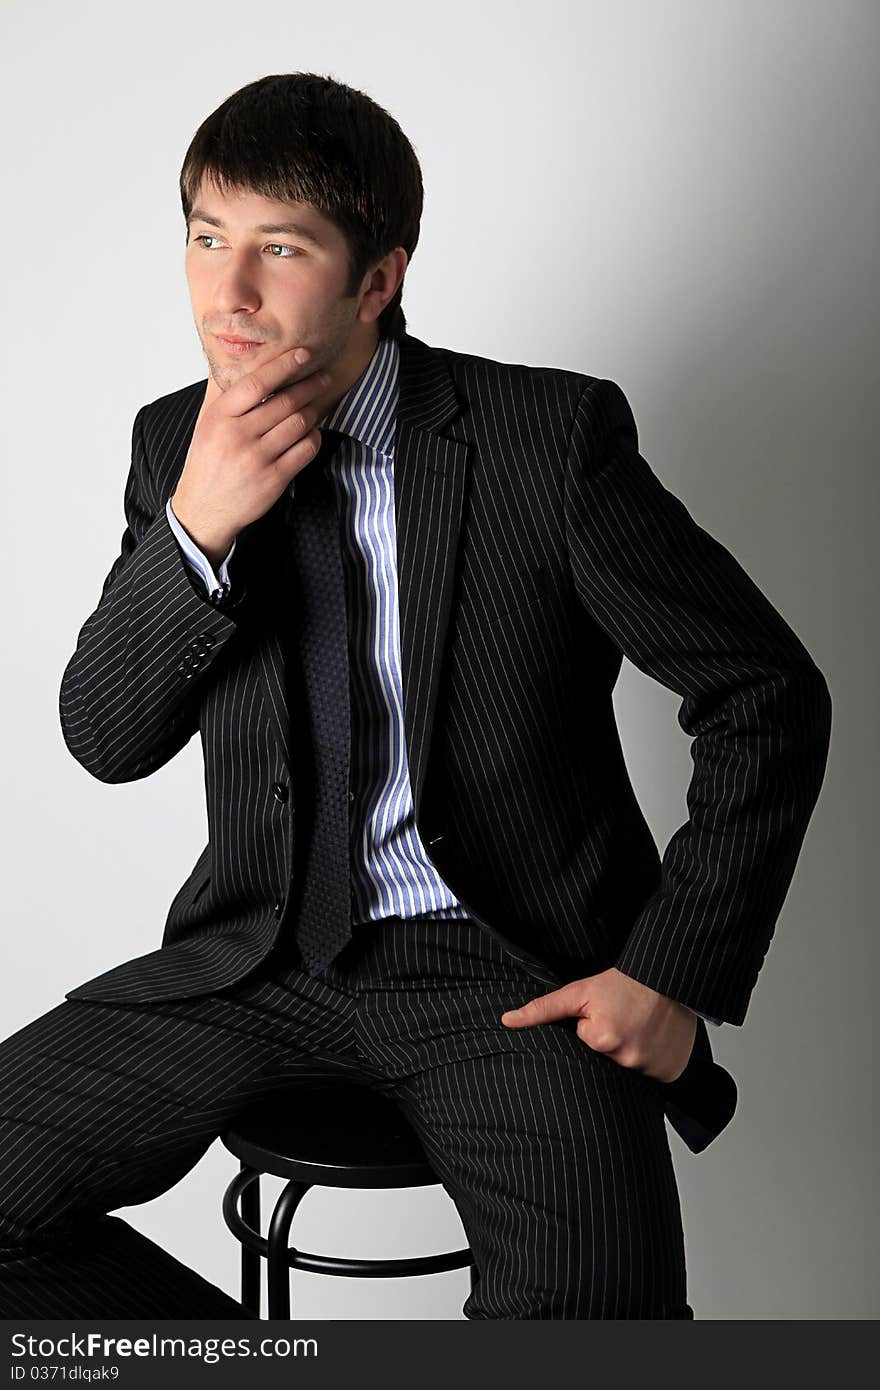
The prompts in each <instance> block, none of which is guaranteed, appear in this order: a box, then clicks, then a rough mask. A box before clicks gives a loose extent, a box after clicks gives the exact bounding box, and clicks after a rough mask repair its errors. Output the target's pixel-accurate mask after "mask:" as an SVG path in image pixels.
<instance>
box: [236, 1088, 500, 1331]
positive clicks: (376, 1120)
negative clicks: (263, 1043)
mask: <svg viewBox="0 0 880 1390" xmlns="http://www.w3.org/2000/svg"><path fill="white" fill-rule="evenodd" d="M289 1096H290V1113H289V1116H279V1114H278V1111H279V1105H280V1104H282V1103H283V1102H280V1101H279V1100H278V1099H273V1100H272V1102H271V1103H267V1102H261V1103H260V1105H258V1106H251V1107H250V1108H249V1109H247V1110H245V1111H243V1112H242V1114H241V1115H240V1116H239V1117H238V1118H237V1119H236V1121H235V1123H234V1125H232V1126H231V1127H230V1129H228V1130H227V1131H226V1132H225V1133H224V1134H222V1135H221V1136H220V1138H221V1142H222V1143H223V1144H224V1146H225V1147H226V1148H227V1149H228V1150H229V1152H230V1153H232V1154H235V1156H236V1158H238V1159H240V1161H241V1169H240V1171H239V1172H238V1173H237V1174H236V1176H235V1177H234V1178H233V1179H232V1182H231V1183H230V1184H229V1186H228V1187H227V1189H226V1191H225V1192H224V1194H223V1219H224V1221H225V1222H226V1225H227V1226H228V1227H229V1230H230V1231H231V1232H232V1234H233V1235H234V1236H235V1237H236V1238H237V1239H238V1240H239V1241H241V1302H242V1303H243V1304H244V1306H245V1307H246V1308H247V1309H248V1311H249V1312H253V1313H256V1314H257V1316H258V1317H259V1316H260V1257H261V1256H263V1257H264V1258H265V1259H266V1267H267V1284H268V1294H269V1317H270V1318H289V1317H290V1270H291V1269H307V1270H310V1271H311V1272H312V1273H314V1274H346V1275H352V1276H359V1277H367V1278H372V1279H389V1278H396V1277H399V1276H400V1275H409V1274H437V1273H439V1272H440V1271H441V1270H446V1269H462V1268H464V1266H465V1265H469V1266H470V1272H471V1288H473V1287H474V1284H475V1283H476V1280H477V1277H478V1276H477V1267H476V1264H475V1263H474V1259H473V1255H472V1253H471V1251H470V1250H469V1249H467V1248H466V1249H464V1250H451V1251H449V1252H448V1253H447V1254H444V1255H420V1256H415V1257H413V1258H410V1259H405V1260H346V1259H340V1258H336V1257H334V1256H330V1255H311V1254H309V1253H308V1252H307V1251H305V1250H297V1249H296V1248H292V1247H289V1246H288V1243H287V1242H288V1236H289V1232H290V1223H291V1221H292V1220H293V1215H294V1212H295V1211H296V1209H297V1207H298V1206H299V1204H300V1202H301V1201H302V1199H303V1197H304V1196H305V1194H306V1193H307V1192H308V1190H309V1188H310V1187H364V1188H373V1187H425V1186H428V1185H429V1184H430V1183H436V1182H439V1179H438V1177H437V1175H436V1174H435V1173H434V1171H433V1170H432V1168H431V1166H430V1164H429V1163H428V1159H427V1157H426V1155H425V1151H424V1149H423V1147H422V1145H421V1143H420V1142H419V1139H418V1137H417V1135H416V1134H415V1131H414V1130H413V1129H412V1126H411V1125H410V1124H409V1122H408V1121H407V1120H406V1118H405V1117H404V1115H403V1112H402V1111H401V1110H400V1108H399V1107H398V1106H397V1105H395V1104H394V1102H393V1101H392V1100H390V1099H389V1098H388V1097H387V1096H384V1095H382V1094H381V1092H379V1091H374V1090H371V1089H370V1088H369V1087H367V1086H359V1085H356V1084H354V1083H352V1082H349V1081H339V1082H337V1081H332V1080H331V1081H328V1082H311V1081H310V1082H305V1083H303V1084H302V1085H301V1086H297V1087H295V1088H294V1087H292V1088H291V1090H290V1093H289ZM262 1173H271V1174H272V1175H274V1176H275V1177H279V1178H287V1179H288V1181H287V1183H286V1185H285V1187H284V1188H283V1190H282V1191H281V1193H280V1194H279V1196H278V1200H277V1202H276V1203H275V1209H274V1211H273V1212H272V1216H271V1218H270V1221H269V1232H268V1237H264V1236H262V1235H260V1175H261V1174H262ZM239 1197H240V1198H241V1209H240V1210H239Z"/></svg>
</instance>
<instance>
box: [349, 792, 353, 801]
mask: <svg viewBox="0 0 880 1390" xmlns="http://www.w3.org/2000/svg"><path fill="white" fill-rule="evenodd" d="M348 799H349V801H354V792H349V793H348Z"/></svg>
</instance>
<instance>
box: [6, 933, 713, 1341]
mask: <svg viewBox="0 0 880 1390" xmlns="http://www.w3.org/2000/svg"><path fill="white" fill-rule="evenodd" d="M354 933H355V935H354V939H353V940H352V941H351V942H349V943H348V944H347V945H346V946H345V948H344V949H343V950H342V951H341V952H340V954H339V955H338V956H337V957H336V959H335V960H334V961H333V962H331V964H330V965H329V966H328V967H327V969H326V970H325V971H324V972H322V974H321V975H320V976H317V977H311V976H309V975H308V974H306V973H305V972H304V971H303V970H302V969H301V968H299V967H298V966H297V965H296V964H295V963H293V961H292V957H291V956H289V955H288V956H287V957H285V954H284V952H283V951H282V952H281V953H278V954H275V955H273V956H271V957H270V958H269V959H268V960H267V961H266V962H264V963H263V965H262V966H261V967H260V969H259V970H258V971H256V972H255V973H253V974H252V975H250V976H247V977H246V978H245V979H244V980H242V981H239V982H237V983H236V984H235V985H233V986H230V987H229V988H227V989H225V990H221V991H218V992H216V993H212V994H207V995H202V996H199V997H196V998H191V999H181V1000H161V1001H154V1002H146V1003H134V1004H125V1003H116V1002H112V1003H111V1002H106V1001H100V1002H98V1001H90V1000H71V999H65V1000H64V1001H63V1002H62V1003H61V1004H59V1005H58V1006H57V1007H55V1008H53V1009H51V1010H49V1012H48V1013H46V1014H43V1015H42V1016H40V1017H38V1018H36V1019H34V1020H33V1021H32V1022H30V1023H29V1024H27V1025H25V1026H24V1027H23V1028H21V1029H20V1030H19V1031H18V1032H16V1033H14V1034H12V1035H11V1036H10V1037H8V1038H7V1039H5V1041H3V1042H2V1044H0V1316H4V1317H11V1316H15V1317H22V1316H24V1317H34V1318H40V1317H45V1318H53V1317H54V1318H78V1317H80V1318H83V1317H106V1318H122V1317H133V1318H137V1317H143V1318H159V1319H161V1318H181V1317H184V1318H185V1317H215V1318H246V1317H249V1316H250V1315H249V1314H248V1313H247V1312H246V1311H245V1309H244V1308H243V1307H242V1306H241V1304H239V1303H238V1301H237V1300H235V1299H234V1298H231V1297H230V1296H229V1295H227V1294H226V1293H224V1292H223V1291H222V1290H220V1289H218V1288H217V1287H216V1286H214V1285H213V1284H211V1283H210V1282H209V1281H208V1280H207V1279H204V1278H203V1277H202V1276H201V1275H199V1274H196V1273H195V1272H194V1271H192V1270H190V1269H189V1268H188V1267H187V1266H185V1265H184V1264H183V1263H181V1262H180V1261H178V1260H177V1259H175V1258H174V1257H173V1256H171V1255H170V1254H169V1253H167V1252H166V1251H165V1250H163V1249H162V1248H161V1247H160V1246H159V1245H157V1244H156V1243H155V1242H153V1241H150V1240H148V1239H147V1238H146V1237H145V1236H143V1235H141V1234H140V1233H139V1232H137V1231H136V1230H135V1229H134V1228H133V1227H131V1226H130V1225H129V1224H128V1223H127V1222H125V1221H124V1220H122V1218H120V1217H114V1216H112V1215H110V1213H111V1212H112V1211H114V1210H115V1209H116V1208H118V1207H122V1206H129V1205H134V1204H138V1203H141V1202H146V1201H149V1200H151V1199H152V1198H154V1197H157V1196H159V1195H160V1194H161V1193H163V1192H165V1191H167V1190H168V1189H169V1188H171V1187H173V1186H174V1184H175V1183H176V1182H178V1181H179V1180H180V1179H181V1178H182V1177H183V1176H184V1175H185V1174H186V1173H188V1172H189V1171H190V1170H191V1169H192V1168H193V1167H194V1165H195V1164H196V1163H197V1162H198V1161H199V1159H200V1158H201V1157H202V1156H203V1154H204V1153H205V1152H206V1150H207V1149H208V1148H209V1147H210V1145H211V1144H212V1142H213V1141H214V1140H215V1139H216V1138H217V1137H218V1135H219V1134H220V1133H221V1132H222V1131H223V1130H224V1129H225V1128H226V1127H227V1126H228V1125H229V1124H230V1123H231V1122H232V1121H233V1120H234V1118H235V1116H236V1114H237V1112H238V1111H239V1110H240V1109H241V1108H242V1107H243V1106H245V1105H247V1104H250V1103H251V1102H253V1101H255V1100H258V1099H259V1100H265V1099H269V1098H272V1097H276V1098H277V1103H278V1106H279V1108H280V1107H281V1106H285V1105H288V1104H289V1105H292V1106H295V1104H296V1099H295V1087H296V1084H297V1083H298V1082H300V1081H304V1080H306V1079H315V1078H320V1079H325V1080H330V1079H332V1078H334V1077H335V1078H339V1079H340V1080H347V1081H357V1082H359V1083H361V1084H365V1085H368V1086H371V1087H374V1088H376V1089H377V1090H378V1091H380V1092H381V1093H382V1094H384V1095H387V1096H390V1097H391V1098H392V1099H393V1100H394V1101H396V1102H397V1104H398V1105H400V1107H401V1108H402V1110H403V1112H404V1114H405V1115H406V1117H407V1118H408V1120H409V1121H410V1123H411V1124H412V1125H413V1126H414V1128H415V1130H416V1132H417V1133H418V1135H419V1137H420V1139H421V1141H422V1143H423V1145H424V1147H425V1151H426V1153H427V1155H428V1157H429V1160H430V1162H431V1164H432V1167H433V1168H434V1171H435V1172H436V1174H437V1176H438V1178H439V1180H440V1181H441V1182H442V1184H443V1187H444V1188H445V1190H446V1191H447V1193H448V1194H449V1195H450V1197H451V1198H452V1200H453V1202H454V1203H455V1205H456V1207H457V1209H458V1212H459V1214H460V1216H461V1219H462V1223H463V1225H464V1228H465V1232H466V1235H467V1239H468V1243H469V1245H470V1247H471V1250H472V1251H473V1254H474V1258H475V1262H476V1264H477V1269H478V1274H479V1277H478V1279H477V1281H476V1284H475V1287H474V1288H473V1289H472V1290H471V1292H470V1293H469V1295H468V1297H467V1298H466V1300H465V1302H464V1304H463V1309H462V1311H463V1314H464V1316H465V1317H466V1318H473V1319H485V1318H501V1319H514V1318H516V1319H519V1318H541V1319H543V1318H548V1319H556V1318H560V1319H561V1318H693V1316H694V1315H693V1311H692V1309H691V1307H690V1305H689V1304H688V1303H687V1301H686V1277H685V1259H684V1237H683V1230H682V1222H681V1210H680V1204H679V1195H678V1190H677V1185H676V1180H675V1174H674V1169H673V1164H672V1157H671V1153H670V1150H669V1143H668V1137H667V1132H666V1121H665V1117H664V1114H663V1108H662V1100H661V1097H660V1095H659V1091H658V1086H657V1083H654V1082H652V1081H651V1080H650V1079H648V1078H644V1077H642V1076H640V1075H639V1074H638V1073H637V1072H635V1071H632V1070H631V1069H627V1068H625V1067H622V1066H620V1065H619V1064H618V1063H617V1062H615V1061H613V1060H612V1059H611V1058H610V1057H607V1056H605V1055H603V1054H602V1053H598V1052H595V1051H593V1050H592V1049H591V1048H589V1047H588V1046H587V1044H586V1043H584V1042H583V1041H582V1040H581V1039H580V1038H579V1037H578V1036H577V1034H576V1033H575V1031H574V1027H575V1020H563V1021H561V1022H558V1023H551V1024H544V1025H540V1026H536V1027H533V1028H524V1029H508V1028H506V1027H505V1025H504V1024H503V1023H501V1022H500V1016H501V1014H502V1013H503V1012H504V1011H505V1010H506V1009H511V1008H515V1007H517V1006H518V1005H520V1004H524V1003H525V1002H526V1001H527V1000H528V999H530V998H533V997H534V996H535V995H536V994H538V993H543V992H545V991H544V987H542V986H541V984H540V983H539V982H538V981H537V980H536V979H535V978H534V977H533V976H532V975H530V974H529V973H528V972H527V971H526V970H525V969H524V968H523V967H522V966H521V965H519V963H518V962H517V961H515V960H514V959H513V958H512V957H510V956H509V955H508V954H507V952H506V951H505V950H504V948H503V947H502V946H501V945H500V943H498V942H497V941H496V940H495V938H493V937H491V936H490V935H489V934H488V933H487V932H486V931H484V929H483V928H482V927H480V926H479V925H478V924H476V923H474V922H473V921H472V920H471V919H469V918H466V919H460V920H445V921H443V920H430V919H421V920H419V919H417V918H413V919H401V918H398V917H391V918H388V919H386V920H384V921H383V922H382V923H368V924H364V925H361V926H357V927H355V928H354Z"/></svg>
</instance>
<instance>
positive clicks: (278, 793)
mask: <svg viewBox="0 0 880 1390" xmlns="http://www.w3.org/2000/svg"><path fill="white" fill-rule="evenodd" d="M272 792H273V794H274V796H275V800H276V801H286V800H287V784H286V782H273V783H272Z"/></svg>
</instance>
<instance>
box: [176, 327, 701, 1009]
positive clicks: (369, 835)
mask: <svg viewBox="0 0 880 1390" xmlns="http://www.w3.org/2000/svg"><path fill="white" fill-rule="evenodd" d="M399 365H400V349H399V347H398V345H397V343H396V342H395V341H394V339H393V338H381V339H380V340H379V343H378V346H377V348H376V351H375V352H374V353H373V356H372V358H371V359H370V361H369V363H368V364H367V366H366V367H365V368H364V370H363V371H362V372H361V374H360V376H359V377H358V379H357V381H356V382H355V383H354V385H353V386H351V387H350V389H349V390H348V391H347V392H346V393H345V395H344V396H343V397H342V399H341V400H340V401H339V403H338V404H337V405H336V406H335V407H334V409H333V410H332V411H330V412H329V413H328V414H326V415H324V416H323V417H322V419H320V420H318V421H317V426H318V427H323V426H325V425H326V426H329V427H331V428H332V429H336V430H339V431H340V432H342V433H343V434H344V436H345V438H343V439H342V440H340V443H339V447H338V448H337V449H336V451H335V452H334V454H333V455H332V457H331V459H330V464H329V468H330V472H331V474H332V476H333V480H334V483H335V485H336V493H337V503H338V507H339V514H340V519H341V523H342V532H343V561H344V569H345V576H346V586H347V601H348V611H349V613H350V614H352V615H353V620H352V623H351V630H350V632H349V659H350V670H351V694H352V708H351V779H350V781H351V786H352V787H353V788H356V789H357V790H356V791H353V792H350V793H349V796H350V798H351V801H352V805H351V818H350V837H351V840H350V843H351V875H352V885H351V887H352V922H354V923H360V922H370V921H381V920H382V919H383V918H385V917H391V916H396V917H430V918H450V919H451V918H461V917H466V916H467V915H468V914H467V912H466V911H465V909H464V908H463V907H462V906H461V904H460V903H459V902H458V899H457V898H456V897H455V895H454V894H453V893H452V892H451V891H450V889H449V888H448V887H447V886H446V884H445V883H444V882H443V880H442V878H441V877H440V876H439V874H438V873H437V870H436V869H435V868H434V865H433V864H432V863H431V861H430V859H429V858H428V856H427V854H426V852H425V848H424V846H423V844H422V842H421V840H420V839H419V834H418V831H417V830H416V826H415V819H414V806H413V799H412V789H411V787H410V780H409V767H408V763H407V755H406V742H405V739H404V727H403V684H402V679H401V662H400V622H399V608H398V601H397V533H396V528H395V518H394V469H393V462H394V437H395V431H396V424H397V397H398V372H399ZM295 489H296V478H293V479H292V480H291V482H290V484H289V490H290V492H291V495H293V493H294V492H295ZM165 511H166V514H167V517H168V522H169V525H170V526H171V529H172V531H173V532H174V534H175V536H176V537H177V540H178V541H179V543H180V546H181V549H182V551H183V554H184V556H185V558H186V560H187V561H188V563H189V565H190V567H191V568H192V569H193V570H194V571H195V573H196V574H198V575H200V576H201V578H202V580H203V582H204V584H205V585H206V586H207V588H208V590H209V591H210V592H213V591H214V590H216V589H217V588H219V587H220V585H224V586H226V587H230V580H229V574H228V570H227V565H228V563H229V561H230V560H231V558H232V556H233V554H234V552H235V541H233V543H232V545H231V547H230V549H229V552H228V554H227V555H226V556H225V558H224V560H223V561H222V563H221V565H220V568H219V571H218V572H217V573H216V574H215V572H214V570H213V568H212V566H211V564H210V562H209V561H208V559H207V558H206V556H204V555H203V554H202V552H201V550H200V549H199V548H198V546H197V545H195V543H194V542H193V540H192V539H191V537H190V536H189V535H188V534H187V532H186V531H185V530H184V528H183V527H182V526H181V524H180V522H179V521H178V520H177V517H176V516H175V515H174V512H173V511H172V509H171V498H170V497H169V498H168V500H167V502H166V504H165ZM694 1012H696V1010H695V1011H694ZM701 1017H703V1018H710V1015H708V1014H703V1015H701ZM710 1021H711V1022H713V1023H720V1022H721V1020H720V1019H714V1018H710Z"/></svg>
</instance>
